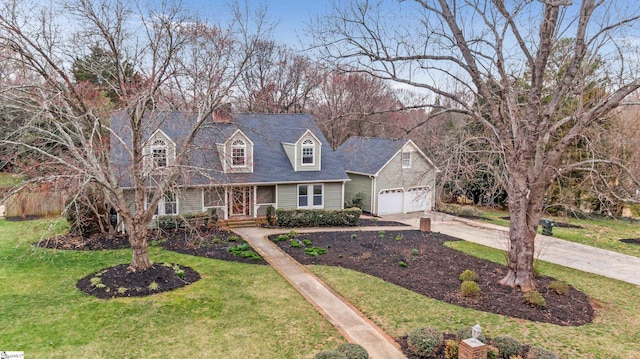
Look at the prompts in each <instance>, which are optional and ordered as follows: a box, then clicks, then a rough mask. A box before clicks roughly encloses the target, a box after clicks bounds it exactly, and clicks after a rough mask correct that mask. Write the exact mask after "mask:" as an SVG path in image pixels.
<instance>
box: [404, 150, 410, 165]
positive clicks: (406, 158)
mask: <svg viewBox="0 0 640 359" xmlns="http://www.w3.org/2000/svg"><path fill="white" fill-rule="evenodd" d="M402 168H411V152H402Z"/></svg>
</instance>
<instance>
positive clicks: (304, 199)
mask: <svg viewBox="0 0 640 359" xmlns="http://www.w3.org/2000/svg"><path fill="white" fill-rule="evenodd" d="M323 187H324V186H323V185H321V184H314V185H307V184H301V185H298V208H323V207H324V196H323V192H324V191H323Z"/></svg>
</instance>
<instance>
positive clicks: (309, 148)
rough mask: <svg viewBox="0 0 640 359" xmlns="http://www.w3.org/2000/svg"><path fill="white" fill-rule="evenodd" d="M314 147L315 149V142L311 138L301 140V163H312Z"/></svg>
mask: <svg viewBox="0 0 640 359" xmlns="http://www.w3.org/2000/svg"><path fill="white" fill-rule="evenodd" d="M315 149H316V144H315V143H314V142H313V141H312V140H310V139H306V140H304V141H302V164H303V165H313V164H314V152H315Z"/></svg>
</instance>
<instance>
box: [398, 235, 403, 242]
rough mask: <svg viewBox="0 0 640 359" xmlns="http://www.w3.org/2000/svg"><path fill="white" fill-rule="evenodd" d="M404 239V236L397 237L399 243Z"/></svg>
mask: <svg viewBox="0 0 640 359" xmlns="http://www.w3.org/2000/svg"><path fill="white" fill-rule="evenodd" d="M402 239H404V236H403V235H402V234H398V235H397V236H396V241H398V242H399V241H401V240H402Z"/></svg>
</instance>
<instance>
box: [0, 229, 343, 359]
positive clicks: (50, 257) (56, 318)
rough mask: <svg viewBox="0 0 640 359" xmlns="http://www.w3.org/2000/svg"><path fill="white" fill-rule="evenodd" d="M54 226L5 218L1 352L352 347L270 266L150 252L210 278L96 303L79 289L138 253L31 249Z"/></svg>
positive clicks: (62, 354) (125, 354) (273, 353)
mask: <svg viewBox="0 0 640 359" xmlns="http://www.w3.org/2000/svg"><path fill="white" fill-rule="evenodd" d="M49 223H50V221H46V220H38V221H31V222H8V221H5V220H0V263H1V264H0V350H9V351H24V352H25V356H26V357H28V358H167V357H173V356H176V357H186V358H225V359H229V358H312V357H313V355H314V354H315V353H317V352H319V351H321V350H323V349H325V348H334V347H335V346H337V345H338V343H341V342H344V339H343V338H342V337H341V336H340V335H339V333H338V332H337V330H336V329H335V328H333V326H331V324H330V323H328V322H327V321H326V320H324V319H323V318H322V316H321V315H320V314H318V312H317V311H316V310H315V309H314V308H313V306H311V305H310V304H309V303H308V302H307V301H305V300H304V299H303V298H302V297H301V296H300V295H299V294H298V293H297V292H296V291H295V290H294V289H293V288H292V287H291V286H290V285H289V284H288V283H287V282H286V281H285V280H284V279H282V277H280V276H279V275H278V273H277V272H276V271H274V270H273V269H272V268H271V267H269V266H259V265H247V264H239V263H232V262H225V261H218V260H212V259H206V258H199V257H193V256H187V255H182V254H177V253H173V252H169V251H165V250H162V249H159V248H152V259H153V260H154V261H156V262H177V263H180V264H183V265H188V266H191V267H192V268H194V269H195V270H197V271H198V272H199V273H200V274H201V275H202V277H203V278H202V279H201V280H200V281H198V282H196V283H194V284H193V285H190V286H187V287H185V288H182V289H179V290H176V291H174V292H169V293H161V294H158V295H154V296H150V297H146V298H122V299H111V300H99V299H95V298H93V297H91V296H88V295H86V294H84V293H82V292H80V291H79V290H77V289H76V288H75V283H76V281H77V280H78V279H79V278H81V277H83V276H85V275H87V274H90V273H92V272H94V271H96V270H98V269H101V268H104V267H108V266H112V265H115V264H119V263H127V262H128V261H129V260H130V256H131V253H130V251H129V250H117V251H96V252H71V251H56V250H48V249H33V248H32V247H31V245H30V243H32V242H33V241H36V240H37V239H38V238H39V237H40V236H41V235H42V234H43V233H45V232H47V231H48V230H50V229H51V228H52V227H51V226H50V224H49ZM58 230H59V231H61V230H64V229H63V228H58Z"/></svg>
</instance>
